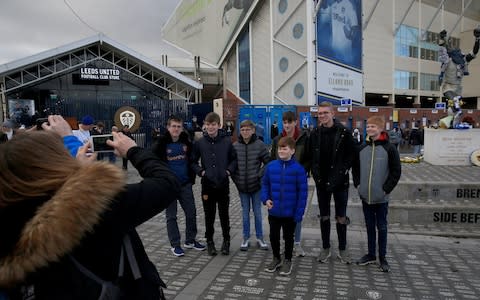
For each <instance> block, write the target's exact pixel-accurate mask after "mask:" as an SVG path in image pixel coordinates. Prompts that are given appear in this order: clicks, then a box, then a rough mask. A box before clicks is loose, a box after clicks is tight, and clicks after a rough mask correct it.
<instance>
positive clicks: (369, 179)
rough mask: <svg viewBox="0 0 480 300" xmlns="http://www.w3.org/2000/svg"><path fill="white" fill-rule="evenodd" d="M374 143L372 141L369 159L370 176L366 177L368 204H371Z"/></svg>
mask: <svg viewBox="0 0 480 300" xmlns="http://www.w3.org/2000/svg"><path fill="white" fill-rule="evenodd" d="M374 154H375V141H372V157H371V158H370V174H369V176H368V204H372V174H373V165H374V161H373V158H374V157H375V155H374Z"/></svg>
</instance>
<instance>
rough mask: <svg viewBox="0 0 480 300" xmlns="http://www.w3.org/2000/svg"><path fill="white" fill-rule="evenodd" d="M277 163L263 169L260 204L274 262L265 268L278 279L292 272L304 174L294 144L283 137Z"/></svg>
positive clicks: (303, 201)
mask: <svg viewBox="0 0 480 300" xmlns="http://www.w3.org/2000/svg"><path fill="white" fill-rule="evenodd" d="M277 151H278V159H277V160H273V161H271V162H270V163H269V164H268V165H267V166H266V168H265V174H264V175H263V178H262V202H263V204H264V205H266V206H267V208H268V223H269V224H270V244H271V247H272V252H273V261H272V262H271V263H270V264H269V265H268V266H267V267H266V268H265V271H266V272H269V273H273V272H275V271H276V270H277V269H279V268H280V275H285V276H286V275H289V274H290V273H291V272H292V254H293V239H294V232H295V226H296V224H297V223H299V222H301V221H302V218H303V214H304V212H305V206H306V204H307V194H308V186H307V174H306V172H305V169H304V168H303V167H302V165H300V163H298V162H297V161H296V160H295V159H294V158H293V156H294V154H295V140H294V139H293V138H292V137H282V138H281V139H280V140H279V141H278V150H277ZM282 229H283V239H284V241H285V259H284V261H283V263H282V260H281V257H280V231H281V230H282Z"/></svg>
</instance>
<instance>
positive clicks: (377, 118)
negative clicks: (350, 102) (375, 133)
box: [367, 116, 385, 129]
mask: <svg viewBox="0 0 480 300" xmlns="http://www.w3.org/2000/svg"><path fill="white" fill-rule="evenodd" d="M367 124H375V125H377V126H378V127H379V128H381V129H383V128H385V120H384V119H383V118H382V117H380V116H373V117H370V118H368V119H367Z"/></svg>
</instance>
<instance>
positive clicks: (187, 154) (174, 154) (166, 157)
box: [152, 116, 205, 256]
mask: <svg viewBox="0 0 480 300" xmlns="http://www.w3.org/2000/svg"><path fill="white" fill-rule="evenodd" d="M152 151H153V153H155V155H156V156H158V157H159V158H160V159H161V160H162V161H164V162H166V163H167V164H168V166H169V168H170V170H172V172H173V173H175V175H176V176H177V177H178V180H179V181H180V184H181V192H180V197H178V199H177V200H178V203H180V206H181V207H182V209H183V212H184V213H185V223H186V224H185V244H184V245H183V246H184V247H185V248H187V249H195V250H199V251H203V250H205V245H202V244H200V243H199V242H197V241H196V239H195V238H196V236H197V209H196V207H195V198H194V196H193V191H192V185H193V184H194V183H195V173H194V172H193V170H192V169H191V168H190V165H191V163H192V161H191V158H192V156H191V154H192V142H191V141H190V138H189V136H188V133H187V132H185V131H183V120H182V119H181V118H179V117H176V116H171V117H170V118H168V120H167V133H166V134H165V135H164V136H161V137H159V138H158V140H157V142H156V143H155V144H154V145H153V147H152ZM166 219H167V233H168V239H169V240H170V245H171V246H172V248H171V251H172V253H173V255H175V256H184V255H185V251H184V250H183V249H182V247H181V245H180V231H179V230H178V224H177V201H173V202H172V203H171V204H170V205H169V206H168V208H167V210H166Z"/></svg>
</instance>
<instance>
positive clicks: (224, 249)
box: [222, 240, 230, 255]
mask: <svg viewBox="0 0 480 300" xmlns="http://www.w3.org/2000/svg"><path fill="white" fill-rule="evenodd" d="M222 254H223V255H229V254H230V241H227V240H223V244H222Z"/></svg>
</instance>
